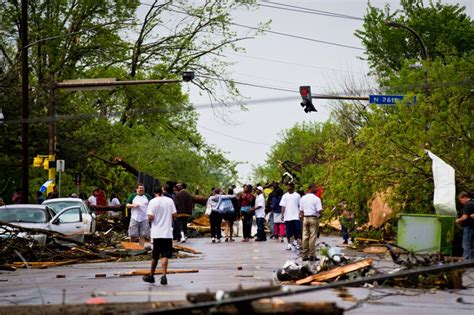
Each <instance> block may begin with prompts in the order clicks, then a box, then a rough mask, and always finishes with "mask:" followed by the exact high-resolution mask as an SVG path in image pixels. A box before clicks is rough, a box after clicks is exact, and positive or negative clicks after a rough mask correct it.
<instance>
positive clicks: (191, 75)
mask: <svg viewBox="0 0 474 315" xmlns="http://www.w3.org/2000/svg"><path fill="white" fill-rule="evenodd" d="M181 78H182V79H183V81H184V82H189V81H192V80H194V72H193V71H185V72H183V74H182V75H181Z"/></svg>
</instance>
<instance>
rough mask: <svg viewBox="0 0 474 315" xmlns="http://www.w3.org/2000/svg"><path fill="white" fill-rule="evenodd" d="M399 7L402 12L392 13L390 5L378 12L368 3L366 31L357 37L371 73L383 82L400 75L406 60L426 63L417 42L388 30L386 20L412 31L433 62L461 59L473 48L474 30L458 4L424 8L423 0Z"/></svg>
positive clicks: (402, 32) (404, 0)
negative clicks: (397, 74)
mask: <svg viewBox="0 0 474 315" xmlns="http://www.w3.org/2000/svg"><path fill="white" fill-rule="evenodd" d="M400 4H401V9H399V10H395V11H392V10H391V9H390V6H389V5H386V6H385V7H384V8H383V9H379V8H376V7H373V6H371V5H370V3H369V6H368V8H367V13H366V15H365V16H364V25H363V29H360V30H357V31H356V33H355V35H356V36H357V37H359V38H360V39H361V40H362V44H363V45H364V46H365V47H366V53H365V54H366V58H367V61H368V62H369V65H370V67H371V70H372V72H373V73H376V74H377V75H379V76H380V78H385V77H387V76H389V75H391V74H394V73H396V72H398V71H399V70H400V69H401V68H402V65H403V64H404V62H405V60H407V59H408V60H421V59H423V53H422V48H421V47H420V44H419V42H418V41H417V39H416V38H415V37H414V36H413V35H412V34H410V33H408V32H407V30H405V29H402V28H399V29H397V28H392V27H389V26H386V25H385V24H384V21H386V20H389V21H393V22H397V23H399V24H403V25H406V26H409V27H411V28H413V29H414V30H415V31H416V32H417V33H418V34H419V35H420V37H421V39H422V40H423V42H424V43H425V45H426V46H427V48H428V51H429V54H430V57H431V58H432V59H438V58H440V59H441V60H446V58H448V57H449V56H453V55H454V56H462V55H463V54H464V53H466V52H470V51H472V49H473V48H474V26H473V24H472V22H471V19H470V18H469V16H468V15H467V14H466V13H465V12H464V7H461V6H460V5H459V4H454V5H450V4H442V3H441V2H439V1H437V2H430V3H429V5H428V6H425V5H424V4H423V1H422V0H401V1H400Z"/></svg>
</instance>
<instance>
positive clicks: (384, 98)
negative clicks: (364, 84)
mask: <svg viewBox="0 0 474 315" xmlns="http://www.w3.org/2000/svg"><path fill="white" fill-rule="evenodd" d="M404 98H405V96H404V95H369V103H370V104H379V105H395V104H396V101H397V100H398V101H401V100H403V99H404ZM415 102H416V96H414V97H413V103H415Z"/></svg>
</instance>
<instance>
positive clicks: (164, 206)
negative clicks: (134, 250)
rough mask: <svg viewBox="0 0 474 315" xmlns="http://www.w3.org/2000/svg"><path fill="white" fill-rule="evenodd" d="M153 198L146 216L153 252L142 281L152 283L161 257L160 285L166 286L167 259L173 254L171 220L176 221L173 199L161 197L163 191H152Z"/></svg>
mask: <svg viewBox="0 0 474 315" xmlns="http://www.w3.org/2000/svg"><path fill="white" fill-rule="evenodd" d="M153 192H154V194H155V198H153V199H152V200H151V201H150V203H149V204H148V208H147V215H148V221H149V222H150V223H151V234H150V235H151V239H152V240H153V252H152V261H151V269H150V274H149V275H147V276H143V281H145V282H149V283H154V282H155V277H154V276H153V275H154V274H155V270H156V266H157V265H158V260H159V259H160V256H161V268H162V270H163V275H162V276H161V280H160V283H161V284H162V285H166V284H168V280H167V279H166V272H167V270H168V259H169V258H171V255H172V253H173V220H174V219H176V207H175V205H174V202H173V199H171V198H168V197H164V196H163V189H162V188H161V187H156V188H155V189H154V191H153Z"/></svg>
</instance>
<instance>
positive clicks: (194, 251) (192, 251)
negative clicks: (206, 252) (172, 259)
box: [173, 244, 202, 254]
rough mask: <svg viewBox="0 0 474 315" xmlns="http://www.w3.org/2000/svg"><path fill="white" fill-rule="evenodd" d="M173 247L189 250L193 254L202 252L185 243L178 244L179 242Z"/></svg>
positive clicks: (184, 250)
mask: <svg viewBox="0 0 474 315" xmlns="http://www.w3.org/2000/svg"><path fill="white" fill-rule="evenodd" d="M173 248H174V249H177V250H181V251H183V252H188V253H191V254H202V252H200V251H197V250H195V249H194V248H191V247H189V246H183V245H178V244H173Z"/></svg>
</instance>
